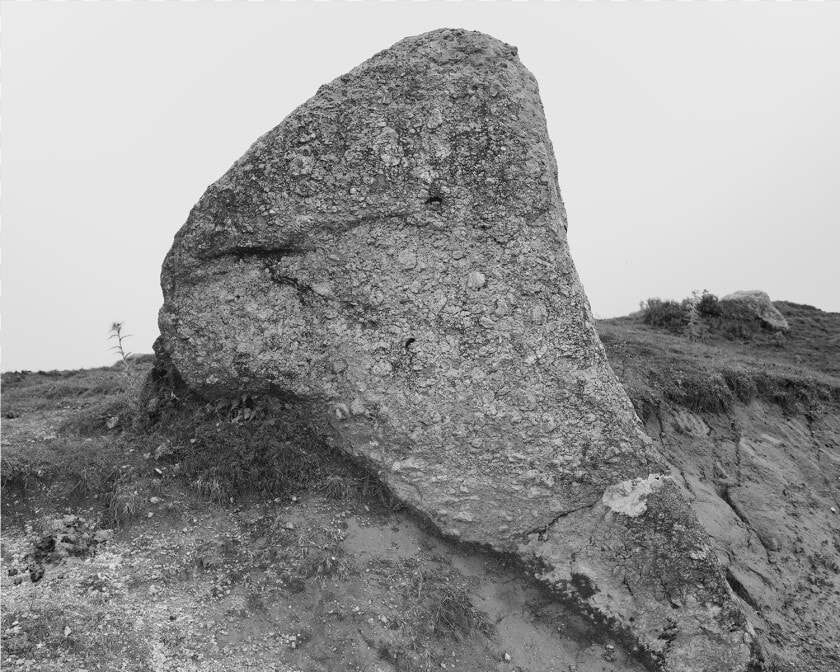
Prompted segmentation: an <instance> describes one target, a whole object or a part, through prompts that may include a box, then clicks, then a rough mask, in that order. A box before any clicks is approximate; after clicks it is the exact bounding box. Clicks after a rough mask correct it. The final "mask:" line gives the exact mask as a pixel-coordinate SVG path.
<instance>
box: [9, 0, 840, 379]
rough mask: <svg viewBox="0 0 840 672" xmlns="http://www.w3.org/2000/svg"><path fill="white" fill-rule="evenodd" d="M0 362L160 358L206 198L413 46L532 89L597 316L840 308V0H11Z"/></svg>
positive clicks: (12, 366) (19, 365) (62, 365)
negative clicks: (306, 105) (730, 303)
mask: <svg viewBox="0 0 840 672" xmlns="http://www.w3.org/2000/svg"><path fill="white" fill-rule="evenodd" d="M0 16H2V36H0V49H2V69H0V78H2V101H0V115H2V138H0V143H2V144H1V146H2V165H0V181H2V203H1V204H0V212H2V223H3V230H2V238H1V239H0V242H1V243H2V253H3V256H2V262H3V263H2V271H1V272H2V280H3V286H2V290H3V293H2V304H0V307H2V317H3V324H2V333H1V334H0V335H2V361H1V362H0V366H2V369H3V370H4V371H9V370H16V369H32V370H39V369H70V368H81V367H90V366H97V365H102V364H109V363H111V362H113V361H114V359H115V357H114V355H113V353H111V352H109V350H108V347H109V342H108V341H107V331H108V327H109V325H110V324H111V323H112V322H113V321H115V320H122V321H124V322H125V323H126V330H127V331H128V332H129V333H130V334H133V337H132V338H131V339H129V341H128V345H129V346H130V349H132V350H134V351H135V352H151V346H152V342H153V341H154V339H155V337H156V336H157V333H158V332H157V311H158V308H159V307H160V304H161V302H162V296H161V292H160V285H159V276H160V266H161V262H162V261H163V257H164V255H165V254H166V252H167V250H168V249H169V246H170V244H171V242H172V238H173V236H174V235H175V232H176V231H177V230H178V229H179V228H180V227H181V225H182V224H183V222H184V221H185V220H186V218H187V214H188V212H189V210H190V207H191V206H192V205H193V204H194V203H195V202H196V201H197V200H198V198H199V197H200V196H201V194H202V193H203V191H204V189H205V188H206V187H207V186H208V185H209V184H211V183H212V182H214V181H215V180H216V179H217V178H218V177H220V176H221V175H222V174H223V173H224V172H225V171H226V170H227V169H228V168H229V167H230V165H231V164H232V163H233V162H234V161H235V160H236V159H237V158H238V157H239V156H241V155H242V154H243V153H244V152H245V151H246V150H247V149H248V147H249V146H250V145H251V143H252V142H254V141H255V140H256V139H257V137H259V136H260V135H261V134H262V133H264V132H265V131H267V130H269V129H270V128H272V127H273V126H275V125H277V124H278V123H280V121H282V120H283V118H284V117H285V116H286V115H287V114H288V113H289V112H290V111H291V110H293V109H294V108H295V107H297V106H298V105H300V104H301V103H303V102H304V101H306V100H307V99H308V98H309V97H311V96H312V95H313V94H314V93H315V92H316V90H317V89H318V87H319V86H320V85H321V84H323V83H325V82H327V81H330V80H332V79H333V78H335V77H337V76H339V75H341V74H342V73H344V72H346V71H348V70H350V69H351V68H353V67H354V66H356V65H358V64H359V63H361V62H362V61H364V60H365V59H367V58H369V57H370V56H372V55H373V54H374V53H376V52H377V51H380V50H382V49H384V48H387V47H389V46H390V45H391V44H393V43H394V42H396V41H398V40H400V39H401V38H403V37H405V36H408V35H415V34H418V33H422V32H425V31H427V30H432V29H435V28H440V27H462V28H467V29H472V30H481V31H483V32H486V33H489V34H491V35H493V36H495V37H497V38H499V39H502V40H504V41H506V42H509V43H511V44H514V45H516V46H518V47H519V56H520V58H521V59H522V61H523V63H524V64H525V66H526V67H528V68H529V69H530V70H531V72H533V73H534V75H535V76H536V77H537V80H538V82H539V84H540V90H541V93H542V97H543V104H544V106H545V111H546V117H547V119H548V125H549V132H550V134H551V138H552V141H553V143H554V149H555V152H556V154H557V163H558V167H559V175H560V188H561V192H562V194H563V199H564V201H565V204H566V208H567V210H568V214H569V243H570V246H571V251H572V256H573V258H574V261H575V264H576V266H577V269H578V273H579V274H580V277H581V280H582V281H583V285H584V288H585V289H586V292H587V294H588V296H589V299H590V302H591V304H592V309H593V311H594V312H595V314H596V315H597V316H600V317H610V316H616V315H622V314H627V313H629V312H632V311H634V310H636V309H637V308H638V303H639V301H640V300H642V299H646V298H649V297H651V296H660V297H663V298H682V297H684V296H687V295H688V294H690V293H691V291H692V290H694V289H697V290H700V289H708V290H710V291H712V292H714V293H716V294H718V295H723V294H727V293H730V292H732V291H735V290H739V289H762V290H764V291H766V292H768V293H769V294H770V296H771V297H772V298H773V299H786V300H791V301H796V302H800V303H809V304H811V305H815V306H817V307H819V308H822V309H823V310H830V311H840V292H838V288H840V270H838V260H840V121H838V120H840V39H838V37H837V36H838V35H840V3H789V2H785V3H781V2H779V3H719V2H718V3H683V2H681V3H667V4H666V3H601V2H598V3H591V2H590V3H579V4H574V3H568V2H563V3H552V2H533V1H532V2H528V3H524V2H500V1H497V2H460V3H459V2H344V3H342V2H337V1H335V0H334V1H332V2H317V3H303V2H298V3H292V2H275V3H268V2H266V3H254V2H247V3H245V2H210V3H204V2H202V3H198V2H180V3H179V2H154V3H149V2H139V1H135V2H118V3H103V2H91V3H88V2H85V3H76V2H73V3H69V2H68V3H54V2H49V3H41V2H38V3H32V2H26V3H24V2H2V14H1V15H0Z"/></svg>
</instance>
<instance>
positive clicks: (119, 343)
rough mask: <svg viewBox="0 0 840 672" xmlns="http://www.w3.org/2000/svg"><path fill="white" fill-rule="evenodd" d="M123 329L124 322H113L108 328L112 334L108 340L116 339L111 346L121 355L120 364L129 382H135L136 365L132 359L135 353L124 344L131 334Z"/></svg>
mask: <svg viewBox="0 0 840 672" xmlns="http://www.w3.org/2000/svg"><path fill="white" fill-rule="evenodd" d="M122 330H123V323H122V322H113V323H112V324H111V328H110V329H109V330H108V333H109V334H110V336H108V340H111V341H116V342H115V343H114V345H113V346H112V347H111V350H113V351H114V352H116V353H117V354H118V355H119V357H120V359H119V364H120V366H121V367H122V370H123V375H124V376H125V377H126V379H127V380H128V381H129V382H134V378H135V372H134V366H133V365H132V362H131V359H130V358H131V355H132V354H133V353H131V352H128V350H126V349H125V344H124V341H125V339H127V338H129V337H130V336H131V334H124V333H123V331H122Z"/></svg>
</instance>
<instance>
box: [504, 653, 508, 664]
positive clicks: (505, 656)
mask: <svg viewBox="0 0 840 672" xmlns="http://www.w3.org/2000/svg"><path fill="white" fill-rule="evenodd" d="M503 657H504V659H505V662H509V661H510V654H509V653H506V654H505V655H504V656H503Z"/></svg>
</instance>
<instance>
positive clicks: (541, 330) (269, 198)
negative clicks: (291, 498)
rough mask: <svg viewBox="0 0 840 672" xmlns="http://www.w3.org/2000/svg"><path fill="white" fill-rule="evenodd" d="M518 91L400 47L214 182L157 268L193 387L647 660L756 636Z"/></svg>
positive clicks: (498, 57) (516, 64) (463, 65)
mask: <svg viewBox="0 0 840 672" xmlns="http://www.w3.org/2000/svg"><path fill="white" fill-rule="evenodd" d="M565 229H566V214H565V210H564V207H563V203H562V201H561V198H560V193H559V188H558V185H557V171H556V165H555V160H554V152H553V149H552V146H551V142H550V141H549V139H548V134H547V131H546V125H545V119H544V116H543V110H542V105H541V103H540V99H539V94H538V89H537V84H536V81H535V80H534V78H533V76H532V75H531V74H530V73H529V72H528V71H527V70H526V69H525V68H524V67H523V66H522V64H521V63H520V61H519V60H518V58H517V57H516V49H515V48H513V47H511V46H509V45H506V44H504V43H501V42H499V41H497V40H495V39H493V38H490V37H488V36H486V35H482V34H480V33H474V32H467V31H461V30H440V31H434V32H432V33H427V34H425V35H421V36H418V37H413V38H408V39H406V40H403V41H401V42H400V43H398V44H396V45H395V46H393V47H392V48H391V49H388V50H386V51H383V52H381V53H379V54H377V55H376V56H374V57H373V58H371V59H370V60H368V61H366V62H365V63H363V64H362V65H360V66H359V67H357V68H356V69H354V70H352V71H351V72H350V73H348V74H347V75H344V76H342V77H340V78H338V79H336V80H335V81H333V82H332V83H330V84H327V85H325V86H323V87H321V89H320V90H319V91H318V93H317V95H316V96H315V97H313V98H312V99H311V100H309V101H308V102H306V103H305V104H304V105H302V106H301V107H299V108H298V109H297V110H295V111H294V112H293V113H292V114H291V115H290V116H289V117H288V118H287V119H286V120H284V121H283V122H282V123H281V124H280V125H279V126H277V127H276V128H274V129H273V130H271V131H270V132H268V133H267V134H266V135H264V136H263V137H262V138H260V139H259V140H258V141H257V142H256V143H255V144H254V145H253V146H252V147H251V149H250V150H249V151H248V152H247V153H246V154H245V155H244V156H243V157H242V158H241V159H240V160H239V161H237V162H236V164H234V166H233V167H232V168H231V169H230V170H229V171H228V173H226V174H225V175H224V176H223V177H222V178H221V179H220V180H218V181H217V182H216V183H215V184H213V185H211V186H210V187H209V188H208V190H207V192H206V193H205V194H204V195H203V196H202V198H201V200H200V201H199V202H198V204H197V205H196V206H195V207H194V208H193V210H192V212H191V213H190V216H189V219H188V221H187V223H186V224H185V225H184V227H183V228H182V229H181V231H180V232H179V233H178V234H177V236H176V239H175V242H174V244H173V247H172V250H171V251H170V253H169V255H168V256H167V258H166V261H165V262H164V268H163V276H162V286H163V292H164V299H165V302H164V306H163V308H162V309H161V313H160V328H161V334H162V337H163V344H164V348H165V350H166V353H167V355H168V356H169V357H170V358H171V360H172V362H173V363H174V366H175V367H176V368H177V370H178V372H179V373H180V374H181V376H182V377H183V379H184V380H185V381H186V383H187V384H188V385H189V386H190V387H191V388H193V389H194V390H195V391H197V392H199V393H201V394H204V395H206V396H209V397H213V396H222V395H229V394H232V393H235V392H239V391H241V390H248V391H250V392H252V393H255V392H263V393H270V394H274V395H277V396H280V397H281V398H283V399H286V400H290V401H296V402H298V403H301V404H304V405H306V407H307V409H308V411H309V412H310V415H311V417H312V422H313V424H315V425H317V426H319V427H320V428H321V430H322V431H323V432H324V434H325V435H326V436H327V437H328V440H329V441H331V442H333V443H334V445H336V446H337V447H338V448H340V449H341V450H343V451H345V452H346V453H348V454H350V455H353V456H355V457H356V458H357V459H358V460H360V461H362V462H364V463H365V464H367V465H368V466H369V467H371V468H373V469H375V470H376V471H377V472H378V473H379V475H380V478H381V479H382V480H383V481H384V482H385V483H387V485H388V486H389V488H390V489H391V490H392V491H393V492H394V493H395V494H396V495H397V496H398V497H399V498H401V499H402V500H403V501H405V502H406V503H407V504H408V505H410V506H411V507H413V508H414V509H416V510H418V511H419V512H421V513H423V514H424V515H425V516H427V517H428V518H429V519H430V520H431V521H433V522H434V523H435V524H436V525H437V526H438V527H439V529H441V530H442V531H443V532H444V533H445V534H447V535H450V536H452V537H455V538H458V539H461V540H464V541H468V542H475V543H480V544H483V545H487V546H490V547H492V548H494V549H496V550H499V551H503V552H510V553H516V554H518V556H519V558H520V559H521V560H523V561H525V562H526V563H528V564H529V565H530V566H533V567H536V568H537V571H538V573H539V575H540V576H542V578H543V579H544V580H545V581H546V582H547V583H548V584H549V585H550V586H552V587H553V588H554V589H556V590H558V591H560V592H562V593H564V594H565V595H567V596H568V597H569V598H570V599H572V600H574V601H576V602H577V603H578V604H579V605H580V607H581V608H582V609H584V610H587V611H590V612H591V613H592V614H593V615H594V616H596V617H599V618H603V619H605V620H606V621H607V622H609V624H610V625H611V627H612V628H613V629H614V630H615V631H616V632H618V633H621V634H624V635H625V636H626V638H627V640H628V641H630V642H633V643H635V644H637V645H638V646H639V647H640V649H641V655H642V656H643V657H646V659H647V660H648V661H649V662H650V664H651V665H652V666H654V667H657V666H661V667H663V668H664V669H669V670H689V669H690V670H739V669H746V667H747V666H748V665H749V663H750V660H751V656H752V655H753V651H752V650H751V649H752V637H751V634H750V632H749V626H748V625H747V624H746V623H745V621H744V619H743V616H742V613H741V611H740V610H739V609H738V608H737V607H736V606H735V603H734V601H733V599H732V593H731V591H730V588H729V586H728V584H727V583H726V581H725V578H724V577H723V574H722V572H721V570H720V566H719V564H718V562H717V560H716V558H715V557H714V554H713V553H711V552H710V550H709V546H708V541H707V537H706V536H705V534H704V533H703V531H702V529H701V528H700V526H699V524H698V523H697V521H696V519H695V517H694V515H693V514H692V513H691V510H690V508H689V506H688V504H687V502H686V499H685V497H684V496H683V494H682V492H681V491H680V490H679V487H678V486H677V484H676V483H675V482H674V481H673V480H671V478H670V477H668V476H665V475H664V474H666V473H667V472H668V467H667V466H666V465H665V463H664V461H663V460H662V458H661V457H660V456H659V454H658V453H657V452H656V451H655V450H654V449H653V448H652V445H651V441H650V440H649V439H648V438H647V437H646V436H645V435H644V433H643V432H642V431H641V427H640V424H639V422H638V420H637V418H636V416H635V414H634V412H633V409H632V406H631V405H630V403H629V401H628V399H627V397H626V395H625V394H624V391H623V390H622V389H621V387H620V385H619V384H618V382H617V381H616V379H615V377H614V375H613V373H612V371H611V369H610V367H609V365H608V363H607V361H606V357H605V354H604V351H603V348H602V347H601V344H600V342H599V340H598V337H597V335H596V333H595V331H594V328H593V325H592V316H591V312H590V309H589V305H588V302H587V299H586V297H585V295H584V293H583V289H582V288H581V285H580V282H579V281H578V278H577V274H576V271H575V269H574V266H573V264H572V261H571V258H570V256H569V251H568V247H567V243H566V235H565Z"/></svg>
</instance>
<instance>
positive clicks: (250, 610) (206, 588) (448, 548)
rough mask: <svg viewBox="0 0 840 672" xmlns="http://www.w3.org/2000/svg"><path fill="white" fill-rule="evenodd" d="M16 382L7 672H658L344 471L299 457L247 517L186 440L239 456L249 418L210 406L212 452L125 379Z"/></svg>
mask: <svg viewBox="0 0 840 672" xmlns="http://www.w3.org/2000/svg"><path fill="white" fill-rule="evenodd" d="M3 381H4V384H3V413H4V416H5V415H6V414H11V415H12V416H14V417H12V418H6V419H4V421H3V498H2V504H3V514H4V517H3V522H4V527H3V540H2V562H0V568H2V573H1V574H0V580H2V589H3V607H2V611H3V613H2V629H0V636H2V658H3V669H6V667H7V666H8V668H9V669H22V670H43V671H54V672H58V671H59V670H60V671H64V670H77V671H78V670H91V671H92V670H102V671H111V670H120V669H122V670H137V671H140V670H154V671H170V670H171V671H173V672H174V671H180V672H184V671H195V672H197V671H199V670H200V671H205V670H209V671H236V670H272V671H276V672H298V671H299V672H330V671H333V670H336V671H337V670H342V671H343V670H348V671H349V670H357V671H362V670H365V671H370V672H373V671H378V672H392V671H405V672H420V671H423V670H441V669H447V670H460V671H462V672H479V671H482V672H483V671H485V670H494V671H495V670H499V671H501V672H513V671H515V670H522V671H525V670H527V671H533V672H539V671H543V670H546V671H557V672H570V671H572V672H617V671H618V670H636V671H638V672H641V669H642V668H641V667H640V666H639V665H638V664H636V663H634V662H632V661H631V660H630V659H629V658H628V655H627V652H625V651H624V650H623V649H622V648H621V647H620V646H619V645H618V643H616V642H614V641H612V640H611V639H610V638H609V637H607V636H605V635H604V634H603V633H602V632H600V631H599V630H598V629H597V628H595V627H594V626H593V625H592V624H591V623H590V622H589V621H586V620H584V619H582V618H580V617H579V616H577V615H575V614H574V613H571V612H570V611H568V610H567V609H565V608H564V607H563V606H562V605H560V604H558V603H557V602H556V601H555V600H554V599H553V598H552V597H551V596H549V595H546V594H545V592H544V590H543V589H542V588H541V587H540V586H538V585H537V583H536V582H535V581H532V580H530V579H529V578H528V577H527V576H523V574H522V572H521V571H520V570H519V569H518V568H516V567H514V566H511V565H509V564H506V562H505V559H504V558H500V557H497V556H493V555H488V554H485V553H481V552H478V551H475V550H474V549H470V548H465V547H462V546H457V545H453V544H451V543H449V542H447V541H444V540H441V539H440V538H438V537H436V536H435V535H434V534H432V533H431V532H429V531H428V530H427V529H426V528H425V527H423V526H422V525H421V524H419V523H418V522H417V521H416V520H415V519H413V518H412V517H410V516H408V515H407V514H406V513H405V512H403V511H399V510H395V509H394V508H393V506H392V504H393V502H390V501H389V500H388V499H387V498H384V497H383V493H382V492H381V491H380V490H377V489H376V487H375V484H371V483H370V482H367V481H365V480H364V479H360V478H359V475H358V474H356V473H355V472H352V470H345V469H343V467H342V466H341V465H333V464H327V463H326V462H325V461H323V460H322V461H320V462H318V461H317V459H320V458H313V456H312V455H307V454H305V453H303V452H298V453H295V457H296V458H297V461H298V463H299V464H305V465H307V470H306V471H300V472H298V473H297V476H302V477H305V478H302V480H301V482H299V483H298V485H297V487H293V488H289V489H287V490H285V491H282V492H273V493H271V494H272V495H276V496H263V495H260V494H254V493H253V492H252V493H250V494H248V493H245V494H241V495H240V496H235V497H234V502H233V503H231V502H230V501H229V498H228V497H220V496H219V492H218V491H216V490H214V489H213V485H212V483H213V480H212V479H211V478H209V477H208V476H207V473H208V472H202V475H199V476H198V477H195V478H194V477H193V476H195V474H193V475H192V476H190V477H188V478H184V477H183V472H184V471H186V470H188V469H195V470H198V469H199V467H197V466H195V465H193V466H190V462H189V459H191V458H190V455H189V454H187V455H186V458H187V459H184V454H178V453H177V452H170V450H171V451H177V446H173V445H172V443H171V442H174V441H175V438H180V439H181V440H182V442H183V443H184V444H186V445H188V446H195V445H200V444H202V443H203V444H204V446H203V448H204V449H205V450H212V448H213V444H212V443H211V442H210V440H209V438H208V433H212V432H214V431H219V430H221V431H223V432H227V433H226V434H225V436H226V437H228V438H227V440H226V441H227V442H228V443H229V444H230V445H225V446H224V447H225V449H228V450H230V451H232V452H235V451H236V450H237V449H238V448H240V447H241V446H240V445H239V444H238V443H236V442H235V440H236V438H237V437H242V436H245V437H246V438H247V437H252V438H253V436H255V434H253V432H257V431H259V430H258V426H257V425H256V424H254V425H252V424H251V423H250V421H242V418H243V417H244V413H242V409H241V407H237V410H234V411H230V412H226V413H225V414H219V413H217V412H216V411H215V410H213V411H211V412H209V413H210V415H209V416H207V415H206V414H205V411H201V412H200V413H199V421H196V422H195V423H193V424H190V425H189V426H188V429H189V430H190V435H192V437H193V439H194V440H195V441H196V443H195V444H193V443H191V441H192V440H193V439H188V438H185V437H186V436H187V435H186V434H185V435H184V436H181V437H175V438H173V436H172V435H169V436H167V435H165V434H155V433H154V432H152V433H149V432H148V431H144V432H140V431H139V430H132V429H130V428H129V427H127V426H126V425H127V421H126V414H127V412H128V410H129V409H127V407H126V405H125V397H124V396H123V395H122V393H121V391H122V388H123V387H124V384H123V381H122V380H121V378H120V374H119V372H117V371H111V370H107V369H102V370H96V371H80V372H53V373H49V374H45V373H37V374H31V373H23V374H21V373H17V374H4V377H3ZM207 417H210V418H212V420H211V421H208V420H207ZM260 417H261V418H262V419H261V422H263V423H268V422H270V419H268V418H264V417H262V416H260ZM68 421H69V423H68ZM109 425H111V426H112V429H108V426H109ZM80 429H81V430H83V431H81V432H79V430H80ZM271 429H272V431H274V430H276V427H275V426H271ZM277 431H279V430H277ZM304 438H305V437H301V441H303V439H304ZM168 441H169V443H168ZM174 455H180V456H179V457H177V458H176V457H173V456H174ZM194 457H195V456H194V455H193V456H192V458H194ZM176 459H178V460H180V461H176ZM242 464H243V463H242V462H240V463H236V462H232V463H227V464H226V465H225V468H227V469H231V468H234V467H237V466H238V467H242ZM204 466H206V465H204V464H203V463H200V468H204ZM263 466H264V465H263ZM281 466H283V465H281ZM176 472H180V473H176ZM196 473H197V471H196ZM216 475H217V476H218V477H219V478H220V479H221V477H222V476H221V475H220V474H218V473H216ZM202 479H204V480H202ZM303 481H305V482H303ZM231 482H232V481H228V482H224V481H221V480H220V481H218V482H217V483H216V486H218V487H219V488H223V487H225V486H229V485H230V483H231ZM283 483H284V485H285V484H286V483H287V481H283ZM227 493H228V491H227V490H226V491H225V494H226V495H227ZM383 499H384V501H383ZM221 500H224V501H221ZM103 530H105V531H109V530H110V531H111V532H112V533H113V536H110V538H109V537H108V535H105V536H102V534H103ZM97 533H98V534H100V537H99V538H100V539H104V540H105V541H103V542H102V543H98V542H96V541H95V538H96V535H97ZM35 556H37V558H36V557H35ZM32 576H35V577H36V578H37V581H36V582H33V581H32V579H31V577H32Z"/></svg>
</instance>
